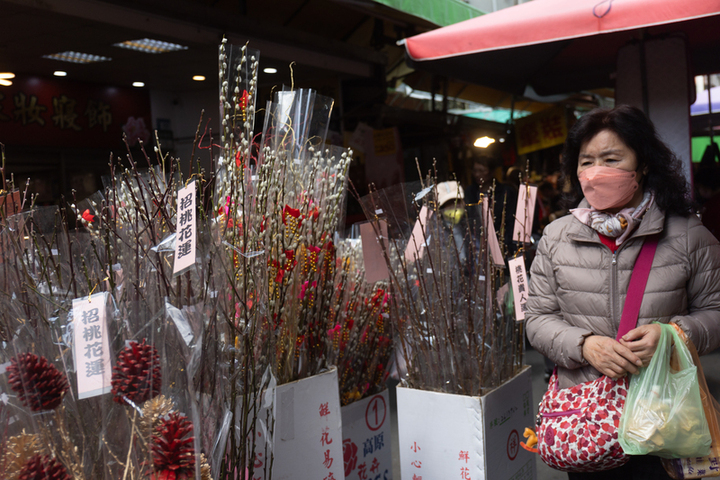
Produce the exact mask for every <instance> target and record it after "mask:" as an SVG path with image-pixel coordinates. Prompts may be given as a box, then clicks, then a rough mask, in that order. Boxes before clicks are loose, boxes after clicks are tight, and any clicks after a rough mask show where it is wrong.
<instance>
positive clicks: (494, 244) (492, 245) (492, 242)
mask: <svg viewBox="0 0 720 480" xmlns="http://www.w3.org/2000/svg"><path fill="white" fill-rule="evenodd" d="M488 205H489V204H488V200H487V198H486V199H485V200H484V201H483V202H482V209H483V210H482V211H483V227H484V230H485V237H486V238H487V244H488V248H489V249H490V259H491V260H492V262H493V264H494V265H495V266H496V267H501V268H502V267H504V266H505V258H504V257H503V254H502V250H500V243H499V242H498V238H497V233H495V224H494V223H493V219H492V215H490V212H489V210H490V207H489V206H488Z"/></svg>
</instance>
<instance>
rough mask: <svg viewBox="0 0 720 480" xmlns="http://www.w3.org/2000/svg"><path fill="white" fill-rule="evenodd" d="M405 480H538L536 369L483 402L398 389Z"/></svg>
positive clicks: (491, 393)
mask: <svg viewBox="0 0 720 480" xmlns="http://www.w3.org/2000/svg"><path fill="white" fill-rule="evenodd" d="M397 402H398V444H399V449H400V472H401V479H402V480H436V479H443V480H445V479H449V480H454V479H457V480H534V479H535V478H536V471H535V457H534V455H533V454H531V453H530V452H528V451H526V450H524V449H522V448H521V447H520V441H521V440H524V439H523V438H522V433H523V431H524V429H525V427H526V426H532V425H533V424H534V422H533V420H534V415H533V414H534V410H533V403H532V381H531V377H530V367H525V368H524V369H523V370H522V371H521V372H520V373H519V374H518V375H516V376H515V377H513V378H512V379H511V380H508V381H507V382H505V383H504V384H503V385H501V386H500V387H498V388H496V389H495V390H493V391H492V392H490V393H488V394H487V395H484V396H482V397H470V396H465V395H452V394H448V393H438V392H431V391H426V390H416V389H412V388H404V387H398V389H397Z"/></svg>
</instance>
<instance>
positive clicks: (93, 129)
mask: <svg viewBox="0 0 720 480" xmlns="http://www.w3.org/2000/svg"><path fill="white" fill-rule="evenodd" d="M12 82H13V83H12V85H11V86H9V87H2V88H0V143H4V144H5V145H16V146H23V145H24V146H34V147H37V146H50V147H74V148H122V147H123V134H125V135H126V136H127V139H128V143H129V144H130V145H131V146H133V145H135V144H137V142H138V139H140V140H142V141H143V142H148V141H150V140H151V133H150V132H151V127H152V125H151V112H150V95H149V93H148V92H147V90H143V89H137V88H134V89H133V88H126V87H116V86H108V85H101V84H94V83H84V82H76V81H72V80H67V79H62V78H45V77H34V76H23V75H18V76H17V77H15V78H14V79H13V80H12Z"/></svg>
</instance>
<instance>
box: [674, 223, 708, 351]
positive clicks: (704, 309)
mask: <svg viewBox="0 0 720 480" xmlns="http://www.w3.org/2000/svg"><path fill="white" fill-rule="evenodd" d="M687 254H688V263H689V268H690V278H689V280H688V282H687V287H686V288H687V296H688V314H687V315H683V316H678V317H675V318H673V319H672V320H671V321H672V322H675V323H677V324H678V325H679V326H680V328H682V329H683V331H685V333H686V334H687V335H688V337H690V339H691V340H692V341H693V343H694V344H695V346H696V347H697V350H698V353H699V354H700V355H705V354H706V353H710V352H712V351H713V350H715V349H716V348H718V347H720V244H719V243H718V241H717V239H716V238H715V237H714V236H713V235H712V233H710V231H709V230H708V229H707V228H705V227H704V226H703V225H702V224H701V223H700V221H699V220H698V219H697V217H695V216H694V215H691V216H690V218H689V219H688V232H687Z"/></svg>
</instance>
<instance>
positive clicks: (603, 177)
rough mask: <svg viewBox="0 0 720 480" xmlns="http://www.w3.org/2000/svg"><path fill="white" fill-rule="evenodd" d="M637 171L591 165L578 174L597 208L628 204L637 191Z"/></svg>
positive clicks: (588, 198) (589, 197)
mask: <svg viewBox="0 0 720 480" xmlns="http://www.w3.org/2000/svg"><path fill="white" fill-rule="evenodd" d="M636 176H637V173H636V172H628V171H627V170H621V169H619V168H610V167H601V166H597V167H590V168H588V169H587V170H583V171H582V172H581V173H580V174H579V175H578V180H580V187H581V188H582V191H583V194H584V195H585V198H587V201H588V202H589V203H590V205H592V206H593V207H594V208H595V209H597V210H607V209H610V208H618V207H622V206H624V205H626V204H627V203H628V202H629V201H630V199H631V198H632V197H633V195H634V194H635V191H637V189H638V187H639V185H638V183H637V181H636V180H635V177H636Z"/></svg>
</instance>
